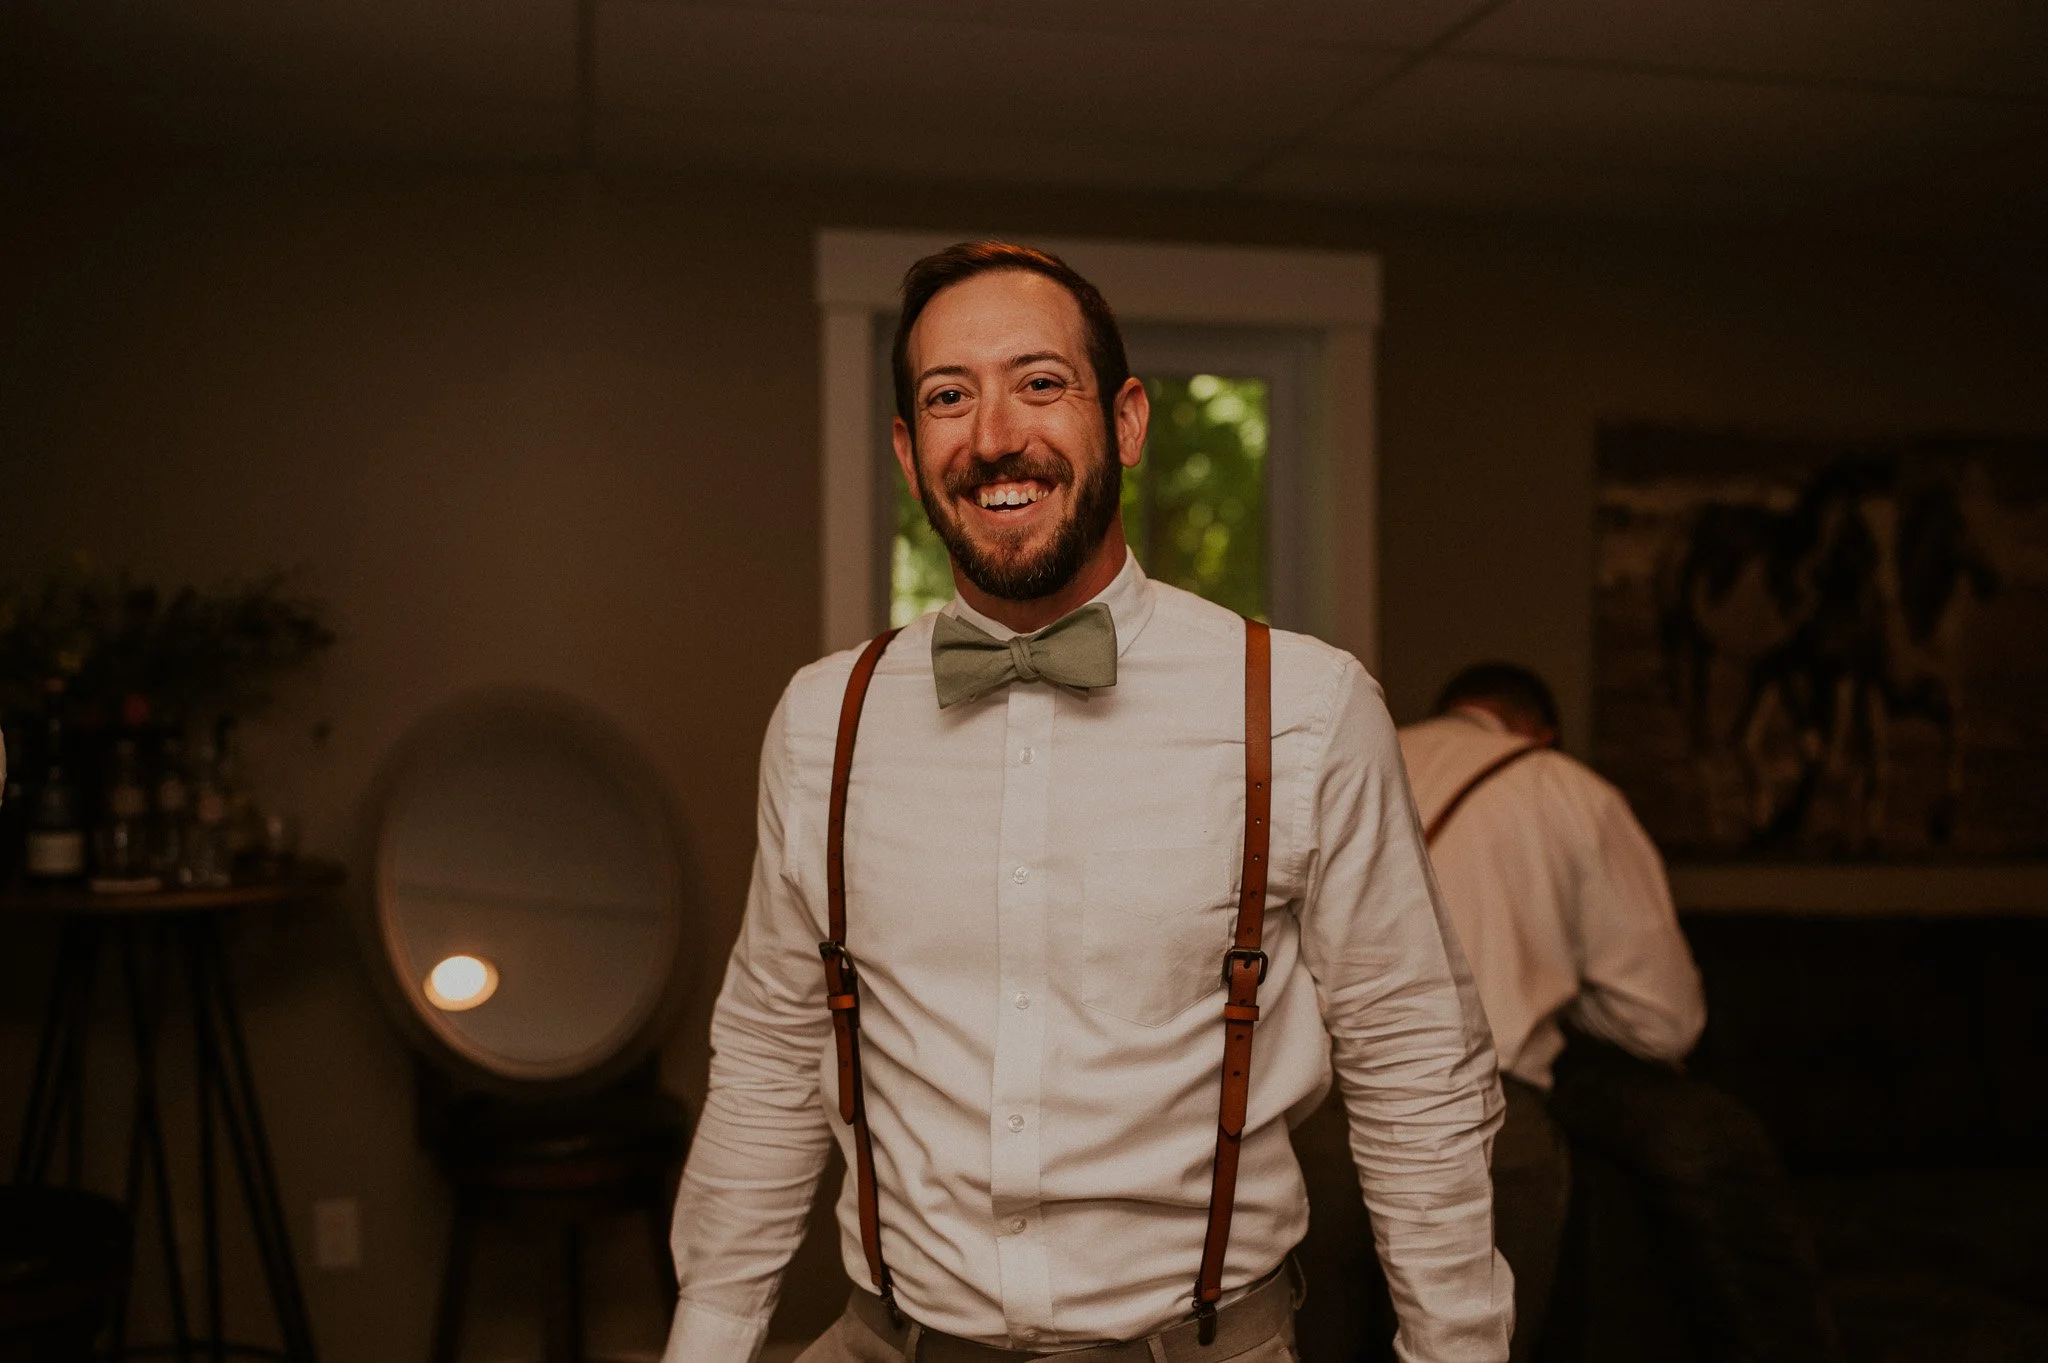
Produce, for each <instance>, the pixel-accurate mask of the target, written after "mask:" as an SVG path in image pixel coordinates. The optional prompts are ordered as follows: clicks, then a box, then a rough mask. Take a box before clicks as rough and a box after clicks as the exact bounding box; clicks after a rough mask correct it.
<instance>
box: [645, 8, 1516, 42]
mask: <svg viewBox="0 0 2048 1363" xmlns="http://www.w3.org/2000/svg"><path fill="white" fill-rule="evenodd" d="M1486 3H1487V0H1363V2H1362V3H1361V2H1360V0H1261V3H1259V4H1255V5H1248V4H1245V3H1244V0H1116V3H1112V4H1104V3H1103V2H1102V0H1036V2H1035V3H1033V4H1030V5H1017V4H1014V3H997V0H716V2H715V3H709V4H701V3H692V0H609V3H607V5H606V9H607V10H608V11H609V10H614V9H627V8H637V7H652V8H661V9H694V10H702V11H707V12H710V11H717V10H734V11H743V12H752V13H756V14H762V13H782V14H793V15H801V14H811V15H824V16H832V15H836V16H839V17H842V18H897V19H920V20H928V21H932V22H935V23H943V24H956V25H961V26H969V27H977V28H1012V29H1024V30H1038V31H1043V32H1049V33H1053V34H1056V35H1060V36H1064V37H1069V38H1075V37H1077V36H1078V35H1080V34H1084V33H1086V34H1099V33H1122V34H1127V35H1131V36H1134V37H1139V38H1144V39H1147V40H1154V41H1166V42H1173V41H1179V40H1183V39H1211V40H1222V39H1227V40H1230V41H1232V42H1238V41H1250V42H1259V43H1295V44H1300V45H1303V46H1309V47H1321V46H1326V45H1328V44H1330V43H1354V44H1367V45H1372V44H1380V45H1387V46H1393V47H1401V48H1413V47H1420V46H1422V45H1424V44H1426V43H1428V42H1430V41H1432V40H1433V39H1435V38H1436V37H1437V36H1438V35H1439V34H1441V33H1443V32H1444V31H1446V30H1447V29H1449V28H1450V27H1451V26H1452V25H1454V24H1456V23H1457V22H1458V21H1459V20H1461V19H1463V18H1464V17H1465V16H1466V15H1467V14H1469V13H1472V12H1474V11H1475V10H1478V9H1482V8H1485V7H1486ZM1075 46H1076V47H1080V46H1084V44H1081V43H1079V42H1076V43H1075Z"/></svg>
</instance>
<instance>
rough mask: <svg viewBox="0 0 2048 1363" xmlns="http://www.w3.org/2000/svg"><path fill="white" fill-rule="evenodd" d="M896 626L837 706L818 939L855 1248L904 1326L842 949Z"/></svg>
mask: <svg viewBox="0 0 2048 1363" xmlns="http://www.w3.org/2000/svg"><path fill="white" fill-rule="evenodd" d="M896 634H897V631H896V630H893V629H892V630H890V631H889V632H888V633H886V634H882V635H879V636H877V637H876V638H875V639H874V640H873V641H871V642H870V643H869V644H868V646H867V648H866V649H865V650H864V651H863V652H862V653H861V655H860V658H859V660H858V661H856V662H855V663H854V665H853V675H852V676H850V677H848V678H847V679H846V699H845V700H843V701H842V702H841V703H840V706H839V743H838V747H837V749H836V750H835V751H834V753H833V754H832V802H831V804H829V805H828V806H826V816H825V905H826V910H825V911H826V915H827V919H828V931H829V932H830V933H831V936H829V937H827V938H826V939H825V940H824V941H822V942H820V943H818V954H819V955H820V956H822V957H824V959H825V1005H826V1007H828V1008H830V1009H831V1010H832V1039H833V1041H834V1043H835V1045H836V1046H837V1049H838V1052H839V1119H840V1120H841V1121H843V1122H846V1123H847V1124H849V1125H850V1126H852V1127H853V1164H854V1171H855V1173H854V1176H855V1179H856V1182H857V1184H858V1187H859V1196H860V1247H861V1249H862V1251H863V1252H865V1253H866V1255H867V1258H868V1276H869V1277H871V1278H873V1279H874V1280H875V1291H876V1292H878V1293H880V1294H881V1297H882V1303H883V1305H885V1306H887V1307H888V1308H889V1319H890V1320H891V1321H893V1322H895V1323H897V1324H898V1325H901V1324H902V1316H901V1313H900V1312H898V1311H897V1309H896V1290H895V1285H894V1284H893V1283H891V1282H890V1281H889V1266H888V1265H887V1264H885V1263H883V1262H882V1212H881V1205H880V1203H879V1202H878V1201H877V1199H876V1196H875V1146H874V1142H873V1141H872V1140H871V1139H869V1137H868V1108H867V1103H866V1101H865V1099H864V1096H863V1095H862V1093H861V1082H860V977H859V974H858V973H857V972H856V971H855V970H854V966H853V957H852V955H851V954H849V953H848V952H847V950H846V787H847V783H848V781H849V779H850V778H851V777H852V775H853V740H854V736H855V735H856V734H858V733H859V732H860V710H861V705H862V704H863V703H864V702H865V701H866V700H867V697H868V683H869V682H870V681H872V680H873V679H874V675H875V664H876V663H879V662H880V661H881V660H882V652H883V650H884V649H886V648H888V647H889V641H890V640H891V639H894V638H895V637H896Z"/></svg>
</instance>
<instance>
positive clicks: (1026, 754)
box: [1017, 748, 1038, 767]
mask: <svg viewBox="0 0 2048 1363" xmlns="http://www.w3.org/2000/svg"><path fill="white" fill-rule="evenodd" d="M1037 757H1038V754H1037V753H1035V752H1033V751H1031V749H1029V748H1026V749H1025V750H1024V751H1023V752H1020V753H1018V754H1017V760H1018V761H1019V762H1022V763H1023V764H1024V765H1025V766H1027V767H1028V766H1030V765H1031V763H1032V762H1033V761H1034V760H1035V759H1036V758H1037Z"/></svg>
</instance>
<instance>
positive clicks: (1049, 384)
mask: <svg viewBox="0 0 2048 1363" xmlns="http://www.w3.org/2000/svg"><path fill="white" fill-rule="evenodd" d="M1024 386H1025V387H1026V388H1029V389H1030V390H1031V391H1032V392H1034V393H1050V392H1052V391H1054V390H1055V389H1057V388H1059V387H1060V386H1061V385H1060V381H1059V380H1058V379H1049V378H1046V377H1045V376H1044V375H1043V374H1041V375H1039V376H1038V377H1037V378H1035V379H1032V380H1031V381H1030V382H1028V383H1026V384H1025V385H1024Z"/></svg>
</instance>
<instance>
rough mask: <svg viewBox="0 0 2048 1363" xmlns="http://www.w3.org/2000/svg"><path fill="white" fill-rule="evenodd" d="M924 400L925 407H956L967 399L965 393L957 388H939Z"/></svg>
mask: <svg viewBox="0 0 2048 1363" xmlns="http://www.w3.org/2000/svg"><path fill="white" fill-rule="evenodd" d="M924 401H925V405H926V406H927V407H957V406H959V405H960V404H961V403H963V402H965V401H967V394H965V393H963V392H961V391H960V390H959V389H958V388H941V389H939V391H938V392H936V393H933V394H932V395H931V396H930V397H928V398H926V399H925V400H924Z"/></svg>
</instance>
